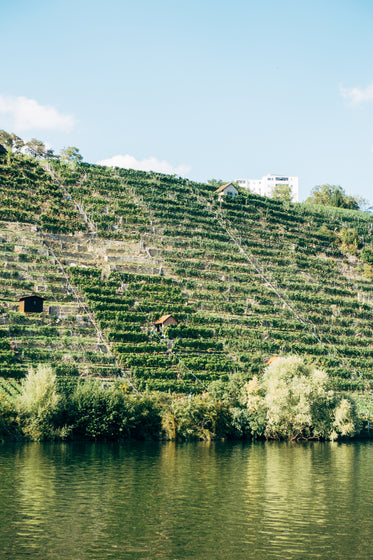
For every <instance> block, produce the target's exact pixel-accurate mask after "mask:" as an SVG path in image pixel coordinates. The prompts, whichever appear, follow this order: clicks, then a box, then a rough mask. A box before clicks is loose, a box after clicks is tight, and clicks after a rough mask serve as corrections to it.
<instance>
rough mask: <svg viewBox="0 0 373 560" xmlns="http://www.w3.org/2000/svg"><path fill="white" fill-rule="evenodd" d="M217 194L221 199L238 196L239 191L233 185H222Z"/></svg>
mask: <svg viewBox="0 0 373 560" xmlns="http://www.w3.org/2000/svg"><path fill="white" fill-rule="evenodd" d="M215 192H216V193H217V194H218V195H219V198H220V197H222V196H227V195H228V196H237V195H238V190H237V189H236V187H235V186H234V184H233V183H225V185H222V186H221V187H219V188H218V189H216V191H215Z"/></svg>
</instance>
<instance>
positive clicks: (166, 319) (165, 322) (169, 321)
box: [154, 315, 177, 332]
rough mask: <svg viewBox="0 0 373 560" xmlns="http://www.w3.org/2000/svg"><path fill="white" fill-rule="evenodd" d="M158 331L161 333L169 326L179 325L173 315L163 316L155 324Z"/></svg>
mask: <svg viewBox="0 0 373 560" xmlns="http://www.w3.org/2000/svg"><path fill="white" fill-rule="evenodd" d="M154 325H155V327H156V329H157V331H158V332H159V331H161V330H162V329H163V328H164V327H168V326H169V325H177V321H176V319H175V318H174V317H173V316H172V315H162V317H159V319H158V320H157V321H156V322H155V323H154Z"/></svg>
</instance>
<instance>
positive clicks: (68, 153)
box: [61, 146, 83, 163]
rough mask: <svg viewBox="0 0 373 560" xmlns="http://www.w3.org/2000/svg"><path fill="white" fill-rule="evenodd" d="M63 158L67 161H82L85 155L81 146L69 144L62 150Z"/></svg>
mask: <svg viewBox="0 0 373 560" xmlns="http://www.w3.org/2000/svg"><path fill="white" fill-rule="evenodd" d="M61 160H62V161H65V162H67V163H80V162H81V161H82V160H83V156H82V155H81V154H80V152H79V148H76V146H68V147H67V148H64V149H63V150H61Z"/></svg>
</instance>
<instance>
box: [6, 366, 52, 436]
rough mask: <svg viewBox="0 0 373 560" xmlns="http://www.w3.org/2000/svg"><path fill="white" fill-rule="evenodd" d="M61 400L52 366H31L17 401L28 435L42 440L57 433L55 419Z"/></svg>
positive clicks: (21, 421) (21, 423)
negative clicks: (35, 367)
mask: <svg viewBox="0 0 373 560" xmlns="http://www.w3.org/2000/svg"><path fill="white" fill-rule="evenodd" d="M59 400H60V396H59V395H58V393H57V379H56V375H55V373H54V372H53V371H52V368H51V367H50V366H49V365H43V364H40V365H39V366H38V367H37V369H34V368H33V367H30V368H29V371H28V374H27V376H26V378H25V380H24V382H23V387H22V393H21V395H20V396H19V397H18V399H17V401H16V403H15V404H16V409H17V411H18V414H19V422H20V425H21V428H22V430H23V433H24V434H25V435H26V436H27V437H29V438H30V439H32V440H34V441H40V440H42V439H50V438H53V437H54V435H56V432H55V430H54V425H53V424H54V423H53V419H54V416H55V414H56V412H57V409H58V403H59Z"/></svg>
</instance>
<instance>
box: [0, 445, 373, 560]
mask: <svg viewBox="0 0 373 560" xmlns="http://www.w3.org/2000/svg"><path fill="white" fill-rule="evenodd" d="M371 459H372V446H371V445H370V444H369V443H365V444H348V445H346V444H343V445H339V444H330V443H325V444H320V443H315V444H308V445H291V444H276V443H274V444H273V443H272V444H268V443H265V444H245V445H243V444H234V445H230V444H226V443H224V444H222V443H209V444H203V443H202V444H200V443H196V444H194V443H192V444H183V445H177V444H175V443H167V444H147V443H141V444H126V445H117V444H113V445H98V444H87V443H84V444H76V443H74V444H56V445H53V444H29V445H23V446H12V445H3V446H1V447H0V480H1V483H0V503H1V508H0V531H1V533H0V537H1V538H0V556H1V557H2V558H5V559H8V558H9V560H18V559H21V558H26V557H27V558H30V557H32V558H37V557H40V558H43V559H45V560H50V559H55V558H58V560H65V559H66V560H67V559H68V560H71V559H74V560H85V559H90V560H91V559H93V560H94V559H96V558H97V559H109V558H115V559H127V558H128V559H131V560H132V559H134V560H136V559H147V560H148V559H153V558H154V559H164V560H170V559H177V560H184V559H198V560H220V559H224V560H226V559H227V558H229V559H232V560H241V559H242V560H243V559H245V560H247V559H248V558H250V559H254V560H264V559H272V558H273V559H278V558H286V559H287V560H292V559H294V560H298V559H304V560H307V559H311V558H321V559H328V560H329V558H333V559H334V558H343V559H346V560H349V559H364V560H368V559H369V558H370V557H371V556H370V554H371V553H370V548H373V547H372V545H373V539H372V534H373V531H372V530H373V520H372V505H373V484H372V483H373V463H372V460H371Z"/></svg>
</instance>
